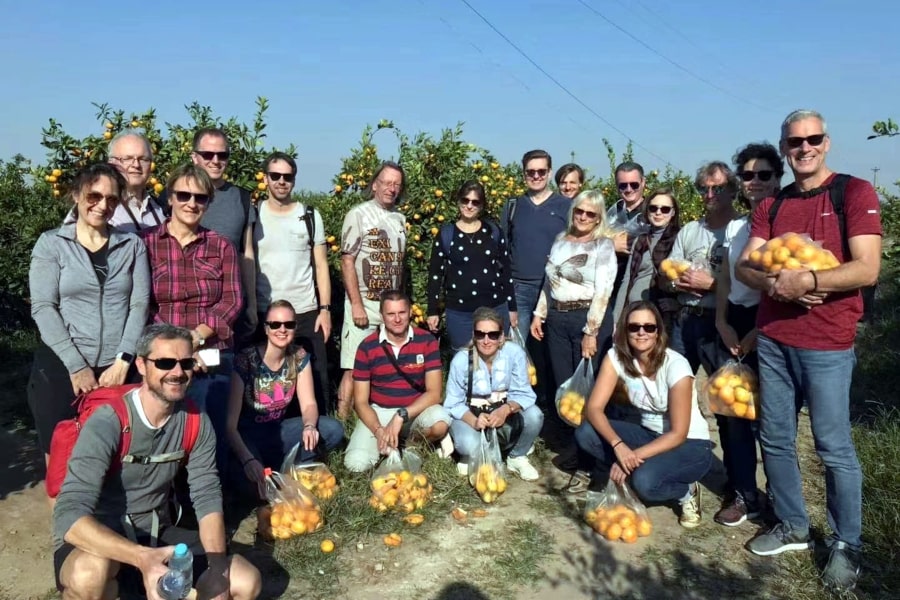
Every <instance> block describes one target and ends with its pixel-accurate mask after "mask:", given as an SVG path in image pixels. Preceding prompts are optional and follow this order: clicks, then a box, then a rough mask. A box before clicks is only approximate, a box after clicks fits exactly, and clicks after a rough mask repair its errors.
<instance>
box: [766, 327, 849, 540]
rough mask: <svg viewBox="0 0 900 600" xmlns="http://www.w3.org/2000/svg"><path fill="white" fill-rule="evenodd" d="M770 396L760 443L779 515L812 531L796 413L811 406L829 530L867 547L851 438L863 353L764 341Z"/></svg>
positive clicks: (789, 523)
mask: <svg viewBox="0 0 900 600" xmlns="http://www.w3.org/2000/svg"><path fill="white" fill-rule="evenodd" d="M757 352H758V354H759V379H760V389H761V393H762V404H761V406H760V421H759V437H760V443H761V444H762V449H763V461H764V462H765V465H766V475H767V476H768V478H769V488H770V489H771V492H772V497H773V500H774V508H775V516H776V517H777V518H778V520H779V521H781V522H782V523H784V524H786V525H787V526H788V527H790V528H792V529H807V528H808V527H809V515H808V514H807V512H806V505H805V504H804V502H803V487H802V485H801V479H800V465H799V463H798V462H797V447H796V443H797V420H796V411H797V407H798V406H800V405H801V404H800V403H801V401H802V402H803V403H805V404H806V406H807V407H809V419H810V424H811V426H812V434H813V439H814V441H815V445H816V452H817V453H818V455H819V458H821V459H822V463H823V464H824V465H825V503H826V507H827V510H828V524H829V525H830V526H831V529H832V531H834V535H835V537H836V539H837V541H841V542H845V543H846V544H848V545H849V546H850V547H851V548H853V549H859V548H860V547H861V545H862V542H861V539H860V536H861V533H862V470H861V469H860V466H859V460H858V459H857V458H856V449H855V448H854V447H853V439H852V438H851V437H850V382H851V380H852V378H853V367H854V365H855V364H856V354H855V352H854V351H853V348H850V349H848V350H804V349H801V348H794V347H792V346H787V345H785V344H780V343H778V342H776V341H775V340H773V339H771V338H769V337H766V336H764V335H762V334H760V335H759V339H758V341H757Z"/></svg>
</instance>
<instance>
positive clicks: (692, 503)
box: [678, 482, 701, 529]
mask: <svg viewBox="0 0 900 600" xmlns="http://www.w3.org/2000/svg"><path fill="white" fill-rule="evenodd" d="M700 500H701V498H700V485H699V484H698V483H696V482H695V483H694V484H693V493H692V494H691V497H690V498H688V499H687V500H685V501H684V502H682V503H681V515H679V517H678V524H679V525H681V526H682V527H684V528H686V529H693V528H694V527H697V526H698V525H700Z"/></svg>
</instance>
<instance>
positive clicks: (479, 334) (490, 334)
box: [475, 329, 502, 342]
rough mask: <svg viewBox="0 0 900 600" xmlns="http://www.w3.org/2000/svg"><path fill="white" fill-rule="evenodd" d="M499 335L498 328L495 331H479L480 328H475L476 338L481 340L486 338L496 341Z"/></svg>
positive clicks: (500, 333)
mask: <svg viewBox="0 0 900 600" xmlns="http://www.w3.org/2000/svg"><path fill="white" fill-rule="evenodd" d="M500 335H502V332H501V331H500V330H499V329H498V330H497V331H481V330H480V329H476V330H475V339H476V340H483V339H484V338H488V339H489V340H492V341H494V342H496V341H497V340H499V339H500Z"/></svg>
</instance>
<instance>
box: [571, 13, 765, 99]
mask: <svg viewBox="0 0 900 600" xmlns="http://www.w3.org/2000/svg"><path fill="white" fill-rule="evenodd" d="M577 2H578V3H579V4H581V5H582V6H584V7H585V8H586V9H588V10H589V11H591V12H592V13H594V14H595V15H597V16H598V17H600V18H601V19H603V20H604V21H606V22H607V23H609V24H610V25H612V26H613V27H615V28H616V29H618V30H619V31H621V32H622V33H624V34H625V35H627V36H628V37H629V38H631V39H632V40H634V41H635V42H637V43H638V44H640V45H641V46H643V47H644V48H646V49H647V50H649V51H650V52H652V53H653V54H655V55H656V56H658V57H660V58H661V59H663V60H664V61H666V62H667V63H669V64H670V65H672V66H673V67H675V68H677V69H678V70H680V71H683V72H684V73H686V74H687V75H690V76H691V77H693V78H694V79H696V80H697V81H700V82H701V83H704V84H706V85H708V86H709V87H711V88H713V89H715V90H718V91H719V92H721V93H723V94H725V95H726V96H730V97H731V98H734V99H735V100H738V101H739V102H742V103H744V104H748V105H750V106H753V107H755V108H758V109H760V110H763V111H766V112H774V111H773V110H772V109H771V108H767V107H765V106H763V105H761V104H758V103H756V102H754V101H752V100H748V99H747V98H743V97H741V96H738V95H737V94H734V93H732V92H730V91H728V90H727V89H725V88H723V87H722V86H720V85H718V84H716V83H714V82H712V81H710V80H709V79H706V78H705V77H703V76H702V75H698V74H697V73H694V72H693V71H691V70H690V69H688V68H687V67H685V66H684V65H682V64H681V63H678V62H675V61H674V60H672V59H671V58H669V57H668V56H666V55H665V54H663V53H662V52H660V51H659V50H657V49H656V48H653V47H652V46H650V45H649V44H647V43H646V42H644V41H643V40H641V39H640V38H638V37H637V36H635V35H634V34H632V33H631V32H629V31H627V30H626V29H624V28H623V27H621V26H620V25H619V24H617V23H615V22H614V21H612V20H611V19H610V18H609V17H607V16H606V15H604V14H603V13H601V12H600V11H599V10H597V9H596V8H594V7H593V6H591V5H590V4H588V3H587V2H585V1H584V0H577Z"/></svg>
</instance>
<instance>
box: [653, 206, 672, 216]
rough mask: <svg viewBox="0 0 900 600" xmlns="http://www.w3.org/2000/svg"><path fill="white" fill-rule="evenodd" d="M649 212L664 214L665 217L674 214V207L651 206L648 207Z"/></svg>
mask: <svg viewBox="0 0 900 600" xmlns="http://www.w3.org/2000/svg"><path fill="white" fill-rule="evenodd" d="M647 212H652V213H662V214H664V215H667V214H669V213H670V212H672V207H671V206H667V205H664V204H649V205H648V206H647Z"/></svg>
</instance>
